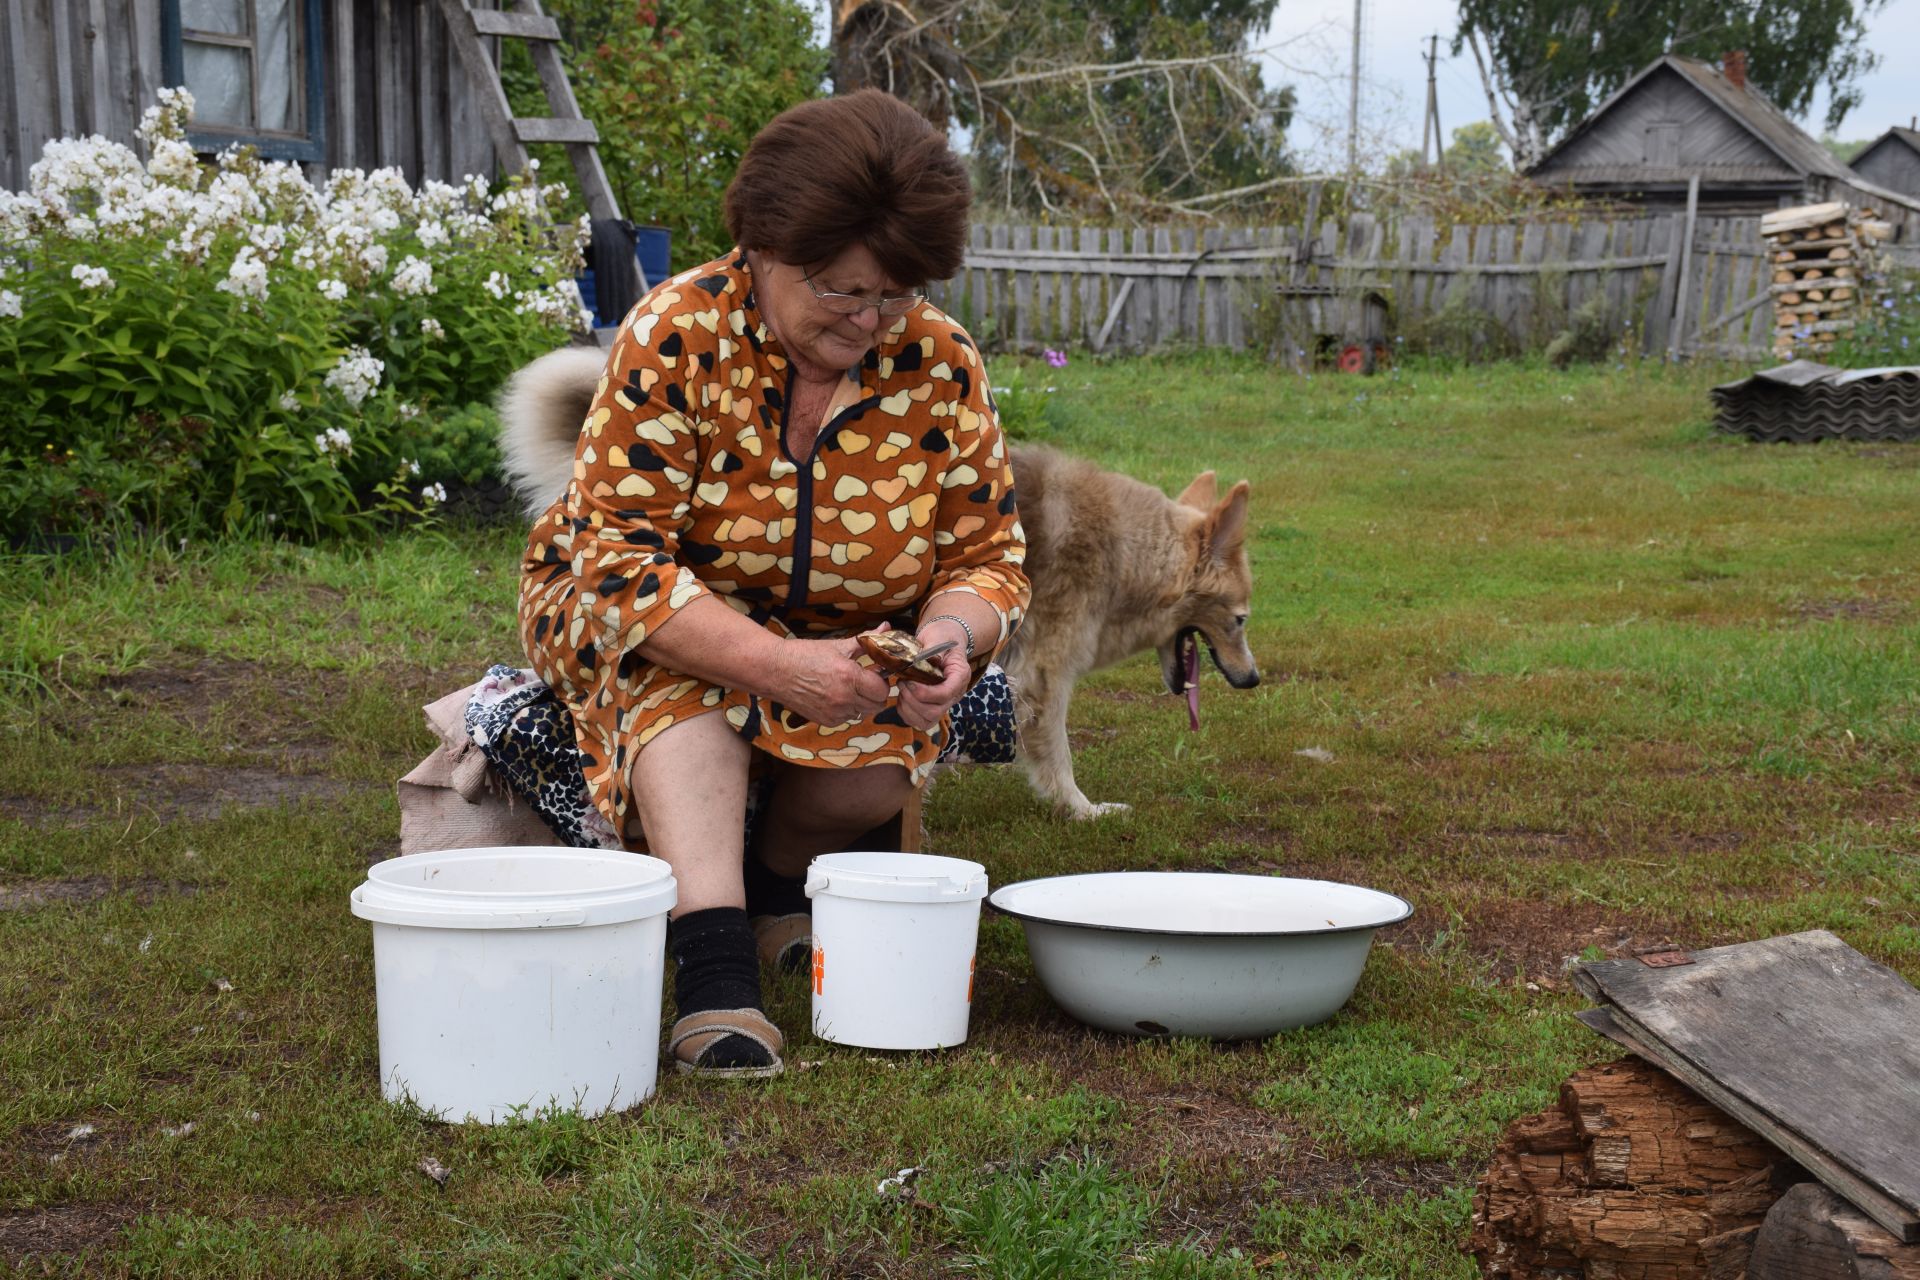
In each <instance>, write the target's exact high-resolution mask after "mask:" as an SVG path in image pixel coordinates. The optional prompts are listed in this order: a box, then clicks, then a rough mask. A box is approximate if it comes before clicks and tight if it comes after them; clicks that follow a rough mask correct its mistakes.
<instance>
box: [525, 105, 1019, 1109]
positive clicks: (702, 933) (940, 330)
mask: <svg viewBox="0 0 1920 1280" xmlns="http://www.w3.org/2000/svg"><path fill="white" fill-rule="evenodd" d="M968 201H969V191H968V183H967V177H966V172H965V170H964V168H963V167H962V165H961V163H960V161H959V159H958V158H957V157H956V156H955V155H954V154H953V152H952V151H951V150H950V149H949V148H948V146H947V144H946V141H945V139H944V138H943V137H942V136H941V135H940V133H939V132H938V131H936V130H935V129H934V128H933V127H932V126H931V125H929V124H928V123H927V121H926V120H924V119H923V118H922V117H920V116H919V115H918V114H917V113H915V112H914V111H913V110H912V109H911V108H910V107H908V106H906V105H905V104H903V103H901V102H900V101H899V100H898V99H895V98H892V97H890V96H888V95H886V94H884V93H881V92H878V91H876V90H867V91H864V92H861V93H856V94H853V95H851V96H848V97H844V98H833V99H828V100H824V101H818V102H809V103H806V104H803V105H801V106H798V107H795V108H793V109H792V110H790V111H788V112H786V113H785V114H783V115H781V116H780V117H779V118H778V119H776V120H774V121H773V122H772V123H771V124H769V125H768V126H767V127H766V128H765V129H764V130H762V131H761V133H760V134H759V135H758V136H757V137H756V138H755V139H754V141H753V144H752V145H751V146H750V147H749V148H748V151H747V155H746V157H745V159H744V160H743V161H742V162H741V165H740V169H739V172H738V173H737V174H736V175H735V177H734V180H733V184H732V186H731V187H729V188H728V191H727V196H726V217H727V227H728V230H729V232H730V233H731V234H732V236H733V238H734V239H735V241H736V242H737V244H738V248H736V249H735V250H734V251H732V252H730V253H728V254H727V255H726V256H725V257H723V258H720V259H718V260H716V261H714V262H710V263H708V264H706V265H705V266H703V267H698V268H696V269H694V270H692V271H688V272H684V273H682V274H681V275H678V276H676V277H674V278H673V279H671V280H668V281H666V282H665V283H663V284H662V285H660V286H659V287H658V288H656V289H654V290H653V292H652V293H650V294H648V295H647V296H646V297H645V298H643V299H642V300H641V301H640V302H639V303H638V304H637V305H636V306H635V307H634V309H633V311H632V312H631V313H630V314H629V315H628V316H627V317H626V320H625V322H624V323H623V324H622V325H621V327H620V330H619V333H618V335H617V337H616V339H615V341H614V345H613V349H612V351H611V353H610V354H609V356H608V359H607V366H606V372H605V375H604V376H603V377H602V379H601V381H600V385H599V389H598V392H597V394H596V396H595V398H594V401H593V407H592V409H591V410H590V412H589V413H588V415H587V419H586V422H585V424H584V425H583V427H582V429H581V432H580V438H579V443H578V446H577V450H576V454H575V463H574V472H573V480H572V483H571V484H570V485H569V486H568V488H567V491H566V493H565V494H564V495H563V496H562V497H561V498H560V499H559V500H558V501H556V502H555V503H554V504H553V506H552V507H550V508H549V509H548V510H547V511H546V513H545V514H544V515H543V516H542V517H541V518H540V519H539V520H538V522H537V523H536V524H535V526H534V529H533V532H532V534H531V536H530V538H529V539H528V544H527V554H526V559H525V562H524V564H523V566H522V579H521V595H520V625H521V632H522V636H523V639H524V641H525V644H526V648H527V652H528V654H529V656H530V657H531V659H532V664H533V667H534V669H535V671H536V672H537V673H538V674H539V676H540V677H541V679H543V680H545V681H546V682H547V683H548V684H549V685H551V686H552V687H553V689H554V690H555V692H556V693H557V694H558V696H559V697H560V698H561V700H562V701H563V702H564V703H565V704H566V706H567V707H568V709H569V710H570V711H571V712H572V713H573V717H574V723H575V726H576V734H577V737H578V741H579V746H580V749H581V752H582V753H583V755H584V756H585V757H586V761H587V767H586V781H587V788H588V792H589V794H590V795H591V797H592V799H593V801H594V804H595V805H596V806H597V807H598V808H599V810H600V811H601V812H602V813H604V814H605V815H606V817H607V818H608V819H609V820H610V821H611V822H612V823H613V825H614V829H615V830H616V831H620V832H623V833H624V838H625V839H626V840H627V843H628V844H629V846H630V847H633V848H645V849H647V850H649V851H650V852H652V853H654V854H656V855H658V856H659V857H662V858H664V859H666V860H667V862H668V863H670V864H671V865H672V867H673V871H674V875H675V877H676V879H677V880H678V881H679V886H680V900H679V906H678V907H677V908H676V910H675V913H674V917H673V921H672V925H671V933H670V936H671V949H672V951H673V955H674V960H675V962H676V964H677V966H678V969H677V973H676V976H675V980H674V995H675V1000H676V1003H677V1005H678V1015H679V1021H678V1022H677V1023H676V1024H675V1026H674V1029H673V1032H672V1034H671V1036H670V1039H669V1044H668V1049H669V1053H671V1054H672V1056H673V1057H674V1058H675V1060H676V1062H677V1064H678V1066H679V1069H680V1070H682V1071H686V1072H694V1073H699V1074H706V1075H725V1076H765V1075H773V1074H775V1073H777V1072H778V1071H779V1070H780V1068H781V1059H780V1050H781V1046H782V1040H781V1035H780V1032H779V1031H778V1030H777V1029H776V1028H775V1027H774V1026H773V1025H772V1024H771V1023H770V1022H769V1021H768V1020H767V1018H766V1016H765V1014H764V1013H763V1012H762V1009H761V1003H762V1002H761V994H760V970H759V963H758V960H759V953H758V952H757V951H756V944H755V936H754V929H753V926H752V924H751V923H750V919H751V920H753V921H756V922H764V921H769V920H771V921H784V922H785V927H786V928H787V929H788V930H789V936H788V937H787V938H785V939H778V938H776V939H774V941H775V942H779V941H788V942H796V941H797V942H799V943H800V944H801V945H802V946H804V945H805V917H804V916H803V915H802V914H801V913H803V912H805V911H806V909H807V900H806V897H805V894H804V893H803V892H802V889H801V886H802V877H804V875H805V873H806V867H807V863H808V862H809V861H810V860H811V859H812V858H813V857H814V856H815V855H817V854H820V853H826V852H831V851H834V850H838V849H843V848H845V847H847V845H848V843H849V842H851V841H853V840H856V839H858V837H859V836H860V835H861V834H862V833H864V832H866V831H868V830H870V829H872V828H873V827H875V826H876V825H878V824H880V823H882V822H885V821H886V820H888V819H889V818H891V817H892V816H893V815H895V814H896V813H898V812H899V811H900V809H901V807H902V805H903V804H904V802H905V801H906V800H907V798H908V796H909V794H910V791H911V789H912V787H913V786H914V785H915V783H916V782H918V781H919V780H920V779H921V778H923V777H924V776H925V774H926V772H927V771H928V770H929V769H930V768H931V767H932V764H933V761H934V758H935V756H936V755H937V754H938V751H939V745H940V742H941V740H942V736H943V734H944V733H945V732H946V728H947V726H946V720H945V717H946V712H947V710H948V709H949V708H950V707H951V706H952V705H953V704H954V703H955V702H956V701H957V700H958V699H959V698H960V696H961V695H962V694H963V693H964V692H965V691H966V689H967V687H968V685H969V684H970V682H971V680H972V679H973V678H974V677H975V676H976V675H977V673H979V672H980V671H982V670H984V668H985V665H986V663H987V661H988V660H989V659H990V658H991V657H992V656H993V655H994V654H995V653H997V652H998V650H999V649H1000V647H1001V646H1002V645H1003V644H1004V643H1005V642H1006V640H1007V637H1008V635H1009V634H1010V633H1011V631H1012V628H1013V626H1014V624H1015V623H1016V622H1017V621H1018V620H1019V618H1020V613H1021V610H1022V608H1023V607H1024V605H1025V603H1026V599H1027V591H1028V586H1027V580H1026V577H1025V575H1024V574H1023V573H1022V571H1021V568H1020V565H1021V559H1022V556H1023V554H1024V550H1025V548H1024V546H1023V543H1022V539H1021V533H1020V525H1019V521H1018V517H1017V514H1016V513H1015V510H1014V487H1013V476H1012V473H1011V471H1010V470H1009V467H1008V463H1007V453H1006V449H1005V447H1004V444H1003V442H1002V439H1001V435H1000V429H999V425H998V422H997V420H996V418H995V416H994V409H993V402H992V400H991V398H990V397H989V395H988V390H987V383H986V378H985V376H984V372H983V369H982V367H981V361H980V353H979V351H978V350H977V348H976V347H975V346H974V344H973V342H972V340H971V339H969V338H968V337H967V335H966V333H965V332H964V331H962V329H961V328H960V326H958V325H956V324H955V323H954V322H953V321H952V320H951V319H949V318H948V317H947V316H945V315H943V314H942V313H941V312H940V311H939V310H938V309H936V308H935V307H933V306H931V305H930V304H928V303H927V301H926V299H925V297H924V294H923V292H922V290H923V288H924V286H925V285H926V283H927V282H928V281H929V280H937V279H943V278H945V277H948V276H951V275H952V274H953V273H954V272H955V271H956V270H957V269H958V268H959V266H960V262H961V255H962V249H963V247H964V244H965V240H966V224H967V207H968ZM881 626H898V627H900V628H901V629H904V630H908V631H913V632H915V633H917V636H918V638H919V640H920V641H921V642H922V643H924V644H928V645H932V644H936V643H939V642H942V641H949V640H951V641H954V642H956V643H955V645H954V647H952V648H950V649H949V650H947V652H946V654H945V656H944V658H943V659H940V660H939V661H941V662H943V663H944V665H943V666H942V667H941V671H942V673H943V677H944V678H942V679H941V680H940V682H939V683H938V684H921V683H908V682H904V681H902V682H900V683H899V684H897V685H895V684H892V683H890V681H889V680H888V679H886V678H883V675H882V674H881V673H880V672H879V671H878V670H876V669H874V668H873V667H871V666H868V665H863V664H862V663H861V662H860V661H859V660H858V659H859V655H860V653H861V649H860V646H859V644H858V642H857V641H856V640H855V638H854V637H855V636H856V635H857V633H859V632H862V631H866V630H870V629H873V628H875V627H881ZM767 774H771V775H772V779H771V780H772V784H773V785H772V789H771V799H770V801H769V802H768V804H767V806H766V808H765V809H764V810H763V811H762V812H761V813H760V814H759V815H758V819H757V823H756V828H757V831H756V836H755V841H754V848H753V849H752V850H751V851H747V850H743V848H742V840H743V836H742V815H743V813H744V812H745V810H746V807H747V797H748V790H749V779H750V778H754V779H759V778H761V777H762V776H763V775H767ZM743 864H744V866H743ZM750 912H751V913H752V915H751V917H750V915H749V913H750ZM796 924H797V925H798V929H799V932H798V934H797V935H794V934H793V933H792V930H793V929H794V927H795V925H796Z"/></svg>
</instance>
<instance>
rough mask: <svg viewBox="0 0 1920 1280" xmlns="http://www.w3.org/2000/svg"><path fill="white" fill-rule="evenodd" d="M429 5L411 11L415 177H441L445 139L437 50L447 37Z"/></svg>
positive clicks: (443, 84)
mask: <svg viewBox="0 0 1920 1280" xmlns="http://www.w3.org/2000/svg"><path fill="white" fill-rule="evenodd" d="M438 18H439V15H438V14H436V13H435V12H434V10H433V6H431V5H425V4H416V5H415V6H414V9H413V30H414V52H415V56H416V59H417V62H416V64H415V75H414V92H413V112H414V132H415V133H416V134H418V135H419V138H420V173H419V175H418V178H419V180H420V181H423V182H424V181H425V180H426V179H428V178H445V177H446V174H447V139H446V135H445V134H444V133H443V132H442V130H443V128H444V127H445V125H446V120H447V102H446V87H447V86H446V81H445V80H443V79H442V78H441V77H440V50H441V48H442V47H443V46H444V45H445V42H446V39H447V36H446V31H445V25H444V24H443V23H441V22H439V20H438Z"/></svg>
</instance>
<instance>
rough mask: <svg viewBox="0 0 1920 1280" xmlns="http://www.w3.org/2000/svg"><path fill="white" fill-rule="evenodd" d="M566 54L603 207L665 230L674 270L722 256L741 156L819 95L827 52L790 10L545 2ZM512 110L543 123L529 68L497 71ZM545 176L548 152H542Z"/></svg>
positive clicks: (604, 0) (644, 1)
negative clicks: (594, 155) (608, 194)
mask: <svg viewBox="0 0 1920 1280" xmlns="http://www.w3.org/2000/svg"><path fill="white" fill-rule="evenodd" d="M546 9H547V12H548V13H550V14H552V15H553V17H554V18H555V19H556V20H557V21H558V22H559V23H560V27H561V30H562V32H563V33H564V34H565V36H566V42H567V69H568V75H569V77H570V78H571V80H572V82H573V89H574V94H575V96H576V97H578V98H579V100H580V109H581V111H582V113H583V114H585V115H586V117H587V118H588V119H589V120H592V121H593V122H594V124H595V125H597V126H598V127H599V130H600V155H601V158H602V160H603V161H604V163H605V164H606V169H607V178H608V181H609V182H611V183H612V185H613V193H614V198H615V199H616V200H617V201H618V202H619V205H620V208H621V210H622V211H623V212H624V213H625V215H626V216H627V217H628V218H630V219H632V220H633V221H634V222H637V223H642V224H650V225H654V226H662V227H666V228H667V229H668V230H669V231H670V232H671V233H672V235H673V261H674V265H675V266H676V267H677V268H680V269H685V268H686V267H689V266H693V265H695V264H697V263H701V262H706V261H708V260H709V259H711V258H715V257H718V256H719V255H720V254H722V253H725V252H726V251H727V249H728V248H729V247H731V245H732V243H733V240H732V237H730V236H729V235H728V234H727V230H726V226H725V223H724V222H723V220H722V217H721V197H722V196H723V195H724V194H725V192H726V189H727V184H728V183H729V182H731V181H732V180H733V173H734V170H735V169H737V168H739V167H740V158H741V157H742V156H744V155H745V154H746V150H747V144H748V143H749V142H751V141H752V140H753V135H754V134H756V133H758V132H759V131H760V129H761V127H762V126H763V125H765V124H766V123H767V122H768V121H769V120H771V119H773V118H774V117H775V116H777V115H779V114H780V113H781V112H782V111H784V110H786V109H787V108H788V107H790V106H793V105H794V104H795V103H799V102H804V101H806V100H807V99H809V98H815V97H818V96H819V95H820V92H821V89H822V87H823V85H824V82H825V79H826V74H827V51H826V50H825V49H824V48H823V47H821V45H820V44H818V43H817V42H816V40H815V38H814V33H813V21H814V19H813V14H812V12H811V11H810V9H809V8H808V6H806V5H804V4H800V3H798V2H797V0H737V2H736V3H734V4H730V5H728V6H726V8H725V10H724V12H722V11H721V10H719V9H717V8H715V9H713V10H712V12H711V13H709V12H708V7H706V6H700V5H686V4H673V3H660V2H658V0H638V2H637V3H636V2H635V0H549V3H548V4H547V6H546ZM505 66H506V70H507V82H508V91H509V93H510V95H511V96H512V100H513V104H514V109H515V110H516V111H520V112H531V113H532V114H535V115H545V114H546V106H545V102H546V99H545V96H544V94H543V92H542V91H541V89H540V86H539V80H538V78H537V77H536V76H535V75H534V72H533V65H532V61H531V59H530V58H528V57H527V56H526V54H525V53H524V52H523V51H521V50H520V49H519V48H517V47H516V48H514V49H510V50H509V51H508V57H507V61H506V64H505ZM542 154H547V155H549V156H550V157H551V158H550V159H549V163H550V164H554V163H562V162H564V157H563V156H562V154H561V153H560V152H559V150H558V149H557V148H555V149H553V150H552V151H547V150H546V149H543V150H542Z"/></svg>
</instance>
